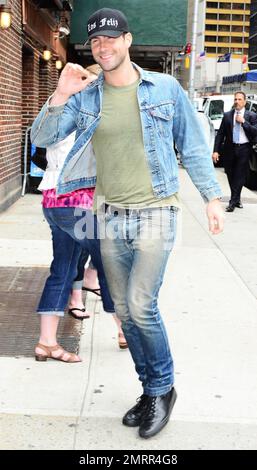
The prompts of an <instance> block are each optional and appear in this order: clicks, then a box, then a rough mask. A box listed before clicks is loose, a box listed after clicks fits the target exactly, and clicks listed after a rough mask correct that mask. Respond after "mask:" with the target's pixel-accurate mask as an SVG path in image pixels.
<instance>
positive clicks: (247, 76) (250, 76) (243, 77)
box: [222, 70, 257, 85]
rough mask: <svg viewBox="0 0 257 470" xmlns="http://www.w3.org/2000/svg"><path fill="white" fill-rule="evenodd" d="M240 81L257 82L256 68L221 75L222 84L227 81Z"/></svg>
mask: <svg viewBox="0 0 257 470" xmlns="http://www.w3.org/2000/svg"><path fill="white" fill-rule="evenodd" d="M241 82H257V70H251V71H250V72H245V73H238V74H236V75H227V76H226V77H223V79H222V84H223V85H226V84H227V83H241Z"/></svg>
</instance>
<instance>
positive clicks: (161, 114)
mask: <svg viewBox="0 0 257 470" xmlns="http://www.w3.org/2000/svg"><path fill="white" fill-rule="evenodd" d="M149 113H150V116H151V117H152V119H153V124H154V128H155V129H156V130H157V132H158V134H160V135H161V136H162V137H170V136H171V134H172V124H173V116H174V104H173V103H165V104H160V105H158V106H153V107H152V108H150V109H149Z"/></svg>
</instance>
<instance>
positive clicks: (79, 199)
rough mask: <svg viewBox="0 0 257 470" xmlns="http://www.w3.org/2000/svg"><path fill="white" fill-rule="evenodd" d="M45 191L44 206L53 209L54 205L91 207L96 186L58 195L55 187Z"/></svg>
mask: <svg viewBox="0 0 257 470" xmlns="http://www.w3.org/2000/svg"><path fill="white" fill-rule="evenodd" d="M42 192H43V201H42V205H43V207H45V208H47V209H51V208H53V207H80V208H82V209H91V207H92V205H93V198H94V192H95V188H85V189H78V190H77V191H73V192H71V193H67V194H61V195H59V196H57V195H56V191H55V189H54V188H52V189H45V190H43V191H42Z"/></svg>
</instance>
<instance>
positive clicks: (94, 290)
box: [82, 286, 101, 297]
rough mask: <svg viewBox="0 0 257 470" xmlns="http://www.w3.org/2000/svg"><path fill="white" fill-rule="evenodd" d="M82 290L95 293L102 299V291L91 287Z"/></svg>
mask: <svg viewBox="0 0 257 470" xmlns="http://www.w3.org/2000/svg"><path fill="white" fill-rule="evenodd" d="M82 290H86V291H88V292H93V294H95V295H98V297H101V289H89V287H84V286H83V287H82Z"/></svg>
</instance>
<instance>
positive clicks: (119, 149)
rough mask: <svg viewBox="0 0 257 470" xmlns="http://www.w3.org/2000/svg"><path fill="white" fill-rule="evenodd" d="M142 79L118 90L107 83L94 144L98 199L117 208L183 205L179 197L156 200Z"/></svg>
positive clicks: (95, 204) (173, 196)
mask: <svg viewBox="0 0 257 470" xmlns="http://www.w3.org/2000/svg"><path fill="white" fill-rule="evenodd" d="M138 83H139V80H137V81H136V82H135V83H133V84H132V85H128V86H123V87H114V86H111V85H108V84H107V83H104V88H103V106H102V113H101V119H100V123H99V125H98V127H97V129H96V131H95V133H94V135H93V138H92V143H93V148H94V152H95V155H96V174H97V183H96V191H95V201H94V208H96V207H97V205H98V204H97V196H104V197H105V202H106V203H107V204H110V205H114V206H117V207H125V208H128V207H131V206H132V207H149V206H150V207H164V206H179V200H178V196H177V194H173V195H172V196H170V197H167V198H164V199H158V198H156V197H155V195H154V193H153V189H152V183H151V176H150V169H149V166H148V162H147V157H146V154H145V149H144V143H143V134H142V125H141V120H140V112H139V107H138V101H137V87H138Z"/></svg>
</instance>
